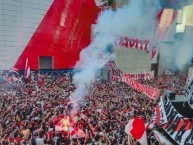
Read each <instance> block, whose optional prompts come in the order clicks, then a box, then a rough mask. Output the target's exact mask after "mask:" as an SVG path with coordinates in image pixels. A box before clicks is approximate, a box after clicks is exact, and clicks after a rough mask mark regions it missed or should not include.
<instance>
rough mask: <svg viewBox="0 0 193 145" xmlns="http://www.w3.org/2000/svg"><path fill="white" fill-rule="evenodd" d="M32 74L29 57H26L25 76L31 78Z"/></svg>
mask: <svg viewBox="0 0 193 145" xmlns="http://www.w3.org/2000/svg"><path fill="white" fill-rule="evenodd" d="M29 76H30V67H29V64H28V58H27V59H26V63H25V72H24V77H25V78H29Z"/></svg>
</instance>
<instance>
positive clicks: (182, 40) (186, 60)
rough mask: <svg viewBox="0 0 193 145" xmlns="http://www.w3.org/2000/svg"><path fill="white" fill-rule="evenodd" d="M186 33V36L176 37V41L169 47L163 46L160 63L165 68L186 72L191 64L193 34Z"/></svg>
mask: <svg viewBox="0 0 193 145" xmlns="http://www.w3.org/2000/svg"><path fill="white" fill-rule="evenodd" d="M190 32H191V31H190ZM177 35H178V34H177ZM184 35H186V36H183V35H182V36H180V37H176V38H175V40H174V43H173V44H172V45H170V47H169V48H163V49H162V48H161V51H160V56H161V57H160V63H161V64H162V65H163V66H164V67H165V68H168V69H173V70H176V71H181V72H184V71H186V70H187V69H188V67H189V65H190V64H191V60H192V58H193V53H192V52H193V41H192V40H191V38H192V37H191V36H189V35H187V34H186V33H185V34H184ZM166 45H168V44H166Z"/></svg>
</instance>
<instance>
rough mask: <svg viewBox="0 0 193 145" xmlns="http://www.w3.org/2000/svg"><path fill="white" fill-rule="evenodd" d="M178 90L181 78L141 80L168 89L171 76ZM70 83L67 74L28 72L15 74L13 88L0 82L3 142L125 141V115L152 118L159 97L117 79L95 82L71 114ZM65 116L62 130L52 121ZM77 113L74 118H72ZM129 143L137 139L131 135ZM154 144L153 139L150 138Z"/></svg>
mask: <svg viewBox="0 0 193 145" xmlns="http://www.w3.org/2000/svg"><path fill="white" fill-rule="evenodd" d="M174 79H175V83H176V84H179V86H176V87H175V91H176V92H178V93H182V88H181V87H182V86H184V84H185V79H184V77H180V76H175V77H167V76H159V77H156V78H155V79H152V80H149V81H142V83H144V84H147V85H150V86H153V87H155V88H159V89H161V90H162V91H163V90H164V89H171V88H172V81H173V80H174ZM75 89H76V88H75V86H74V85H73V83H72V75H71V74H69V73H63V74H60V75H57V76H55V75H50V74H38V73H33V74H31V77H30V78H27V79H24V78H22V77H20V78H19V80H18V81H17V83H15V87H8V85H5V84H3V83H1V84H0V143H1V144H2V145H11V144H13V145H83V144H85V145H110V144H111V145H127V144H128V135H127V134H126V133H125V131H124V128H125V125H126V124H127V123H128V121H129V119H131V118H132V117H135V116H140V117H143V118H144V120H145V123H148V122H150V121H151V116H152V114H153V113H154V109H155V106H156V105H157V103H158V100H157V101H156V100H152V99H149V98H148V97H146V96H145V95H143V94H141V93H139V92H137V91H135V90H133V89H132V88H130V87H129V86H128V85H127V84H125V83H122V82H110V81H106V80H100V81H97V82H95V83H94V84H93V85H92V86H91V88H90V92H89V93H88V95H87V96H86V97H85V99H84V101H83V102H78V103H77V104H78V111H77V112H76V115H75V116H72V115H71V111H72V104H70V102H69V99H70V96H71V94H72V93H73V91H74V90H75ZM67 116H68V117H69V120H70V121H69V122H70V125H69V126H67V130H63V131H58V130H57V129H56V128H55V126H56V125H57V124H58V123H59V122H60V121H61V119H62V118H66V117H67ZM73 117H74V118H75V117H76V119H74V118H73ZM70 127H71V128H78V129H80V130H82V131H83V132H82V137H81V138H77V137H75V138H74V137H73V136H72V134H71V133H72V132H71V130H70V129H69V128H70ZM130 142H131V145H138V144H139V143H138V142H137V141H136V140H135V139H132V140H130ZM150 144H151V145H156V140H153V141H152V140H151V141H150Z"/></svg>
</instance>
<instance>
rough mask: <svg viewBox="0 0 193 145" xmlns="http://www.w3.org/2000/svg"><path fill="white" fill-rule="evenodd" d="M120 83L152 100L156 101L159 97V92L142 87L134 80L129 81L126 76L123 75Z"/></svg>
mask: <svg viewBox="0 0 193 145" xmlns="http://www.w3.org/2000/svg"><path fill="white" fill-rule="evenodd" d="M122 81H123V82H125V83H127V84H128V85H130V86H131V87H132V88H134V89H135V90H137V91H139V92H141V93H143V94H145V95H147V96H149V97H150V98H152V99H158V98H159V96H160V90H159V89H156V88H152V87H149V86H146V85H143V84H141V83H139V82H137V81H135V80H134V79H130V78H129V77H128V76H126V75H123V77H122Z"/></svg>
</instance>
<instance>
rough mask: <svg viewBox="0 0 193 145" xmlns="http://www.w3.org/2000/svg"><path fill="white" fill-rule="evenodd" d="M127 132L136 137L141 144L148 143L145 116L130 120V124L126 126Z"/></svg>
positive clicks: (145, 144)
mask: <svg viewBox="0 0 193 145" xmlns="http://www.w3.org/2000/svg"><path fill="white" fill-rule="evenodd" d="M125 132H126V133H127V134H128V135H131V136H132V137H134V138H135V139H136V140H137V141H138V142H139V143H140V144H141V145H148V144H147V136H146V130H145V123H144V120H143V118H134V119H131V120H129V122H128V124H127V125H126V126H125Z"/></svg>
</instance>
